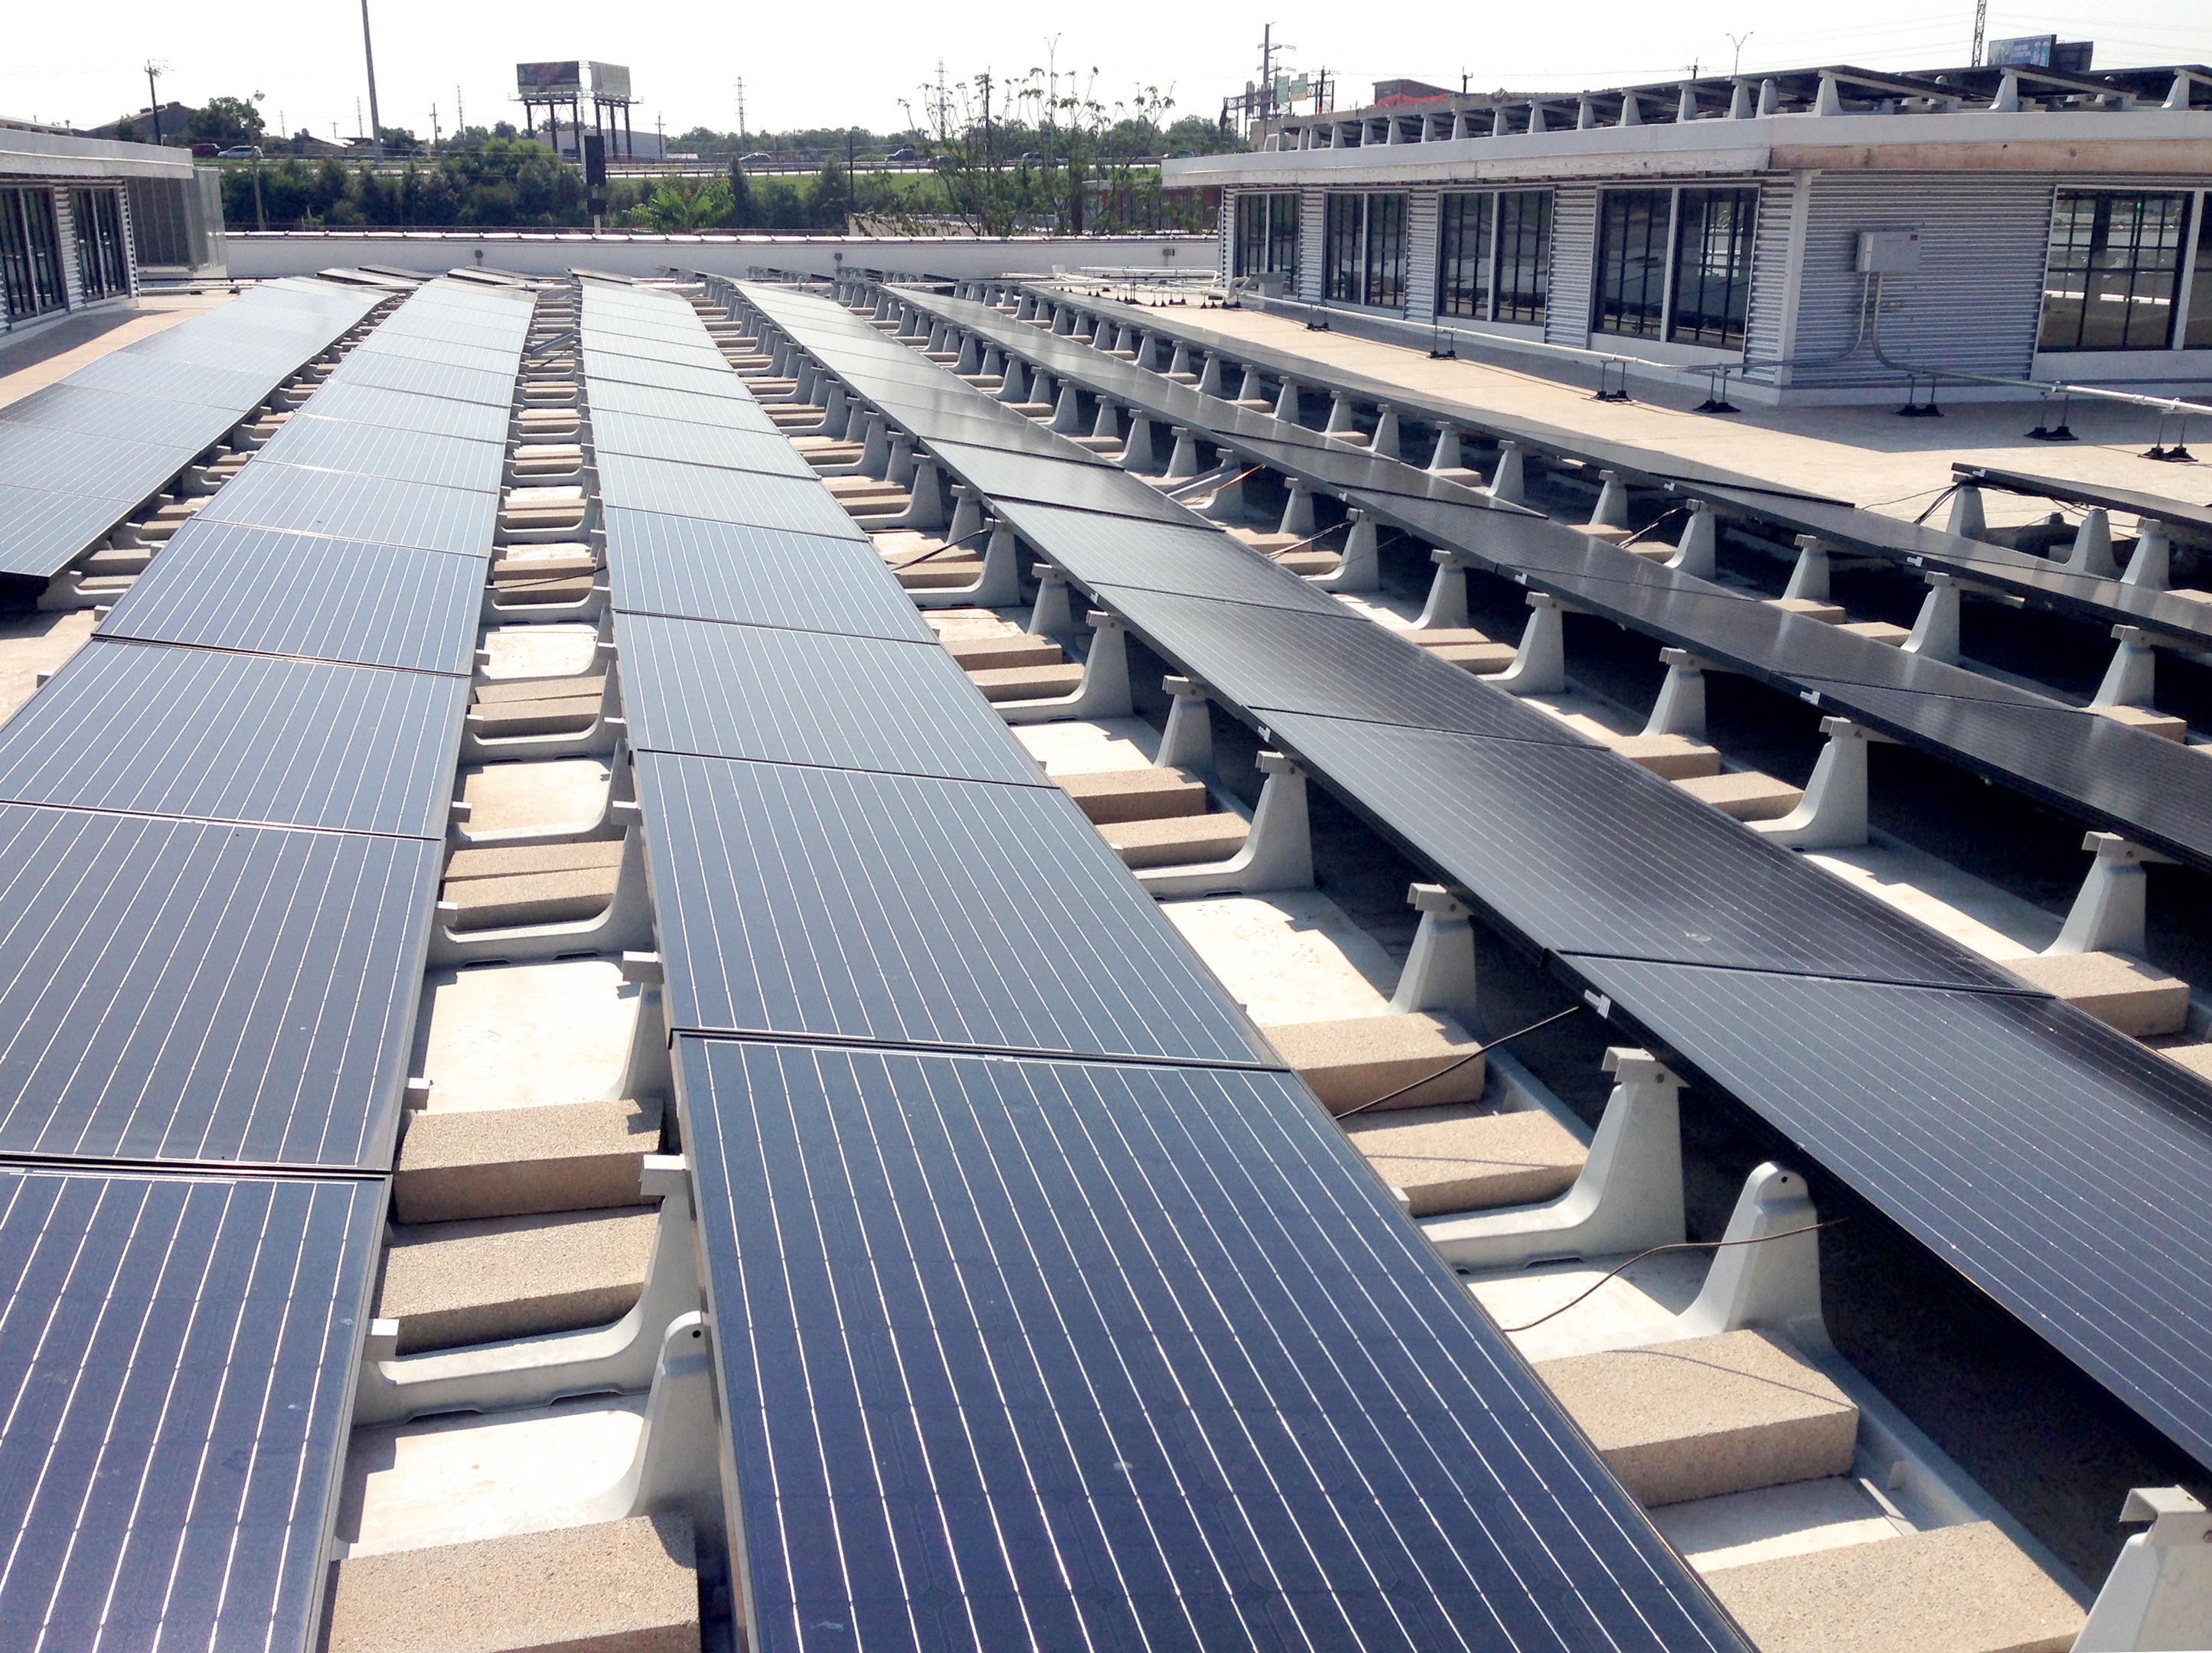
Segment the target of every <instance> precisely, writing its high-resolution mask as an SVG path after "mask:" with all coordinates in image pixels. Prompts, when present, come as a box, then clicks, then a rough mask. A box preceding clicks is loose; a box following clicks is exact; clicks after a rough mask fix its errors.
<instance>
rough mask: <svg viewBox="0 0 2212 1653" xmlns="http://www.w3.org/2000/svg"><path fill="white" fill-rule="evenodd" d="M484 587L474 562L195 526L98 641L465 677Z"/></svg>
mask: <svg viewBox="0 0 2212 1653" xmlns="http://www.w3.org/2000/svg"><path fill="white" fill-rule="evenodd" d="M483 587H484V562H483V558H481V557H477V556H455V555H453V553H452V552H449V551H425V550H412V549H410V548H408V547H405V546H400V545H377V544H365V543H363V542H362V541H359V540H349V539H319V538H310V537H308V536H306V535H301V534H287V533H280V532H277V531H276V530H275V529H271V528H247V527H240V526H237V525H235V524H230V523H202V522H193V523H190V524H188V525H186V526H185V527H184V528H182V529H180V530H179V532H177V534H176V536H175V537H174V538H172V539H171V540H170V541H169V544H168V549H167V550H164V551H163V552H162V553H161V556H158V557H156V558H155V560H154V566H153V567H151V568H149V569H147V570H146V572H145V573H144V574H140V575H139V576H138V579H137V583H136V584H134V585H133V586H131V589H130V590H129V591H127V592H125V593H124V594H123V597H122V599H121V600H120V601H119V602H118V603H117V604H116V605H115V609H114V611H113V612H112V613H111V614H109V615H108V617H106V619H105V620H103V621H101V622H100V627H99V630H98V632H97V634H96V635H100V636H102V637H132V638H137V639H140V640H142V641H148V642H163V643H190V644H195V645H197V646H199V647H204V648H233V649H239V650H242V651H244V652H246V653H254V654H293V655H299V656H301V657H303V658H306V659H319V660H341V661H349V662H352V663H353V664H356V665H388V666H397V667H399V668H402V669H404V670H406V671H411V672H457V673H460V674H463V675H465V674H466V673H467V672H469V671H470V670H471V665H472V657H473V655H474V653H475V651H476V644H477V630H478V629H479V627H480V623H481V621H482V617H483Z"/></svg>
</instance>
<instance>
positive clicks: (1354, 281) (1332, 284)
mask: <svg viewBox="0 0 2212 1653" xmlns="http://www.w3.org/2000/svg"><path fill="white" fill-rule="evenodd" d="M1366 240H1367V198H1366V197H1365V196H1364V195H1356V194H1338V193H1334V192H1332V193H1331V194H1330V195H1329V196H1328V216H1327V219H1326V221H1325V222H1324V226H1323V234H1322V296H1323V297H1324V298H1326V299H1328V300H1329V301H1332V302H1334V303H1338V304H1358V303H1359V302H1360V299H1359V297H1358V293H1359V287H1358V283H1359V278H1360V275H1361V272H1362V270H1363V267H1364V262H1365V255H1364V247H1365V244H1366Z"/></svg>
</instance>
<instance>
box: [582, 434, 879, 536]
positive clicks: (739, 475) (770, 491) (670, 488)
mask: <svg viewBox="0 0 2212 1653" xmlns="http://www.w3.org/2000/svg"><path fill="white" fill-rule="evenodd" d="M599 497H600V499H601V500H602V501H604V502H605V504H606V505H607V506H608V507H615V506H628V507H633V508H635V509H637V510H641V511H659V512H663V513H665V514H668V515H670V516H679V517H698V518H701V519H702V520H707V521H709V522H743V523H750V524H751V525H752V526H755V527H762V528H787V529H789V530H791V531H792V532H795V533H805V534H832V535H842V536H843V537H845V538H860V529H858V528H857V527H855V526H854V523H853V519H852V516H851V514H849V513H848V512H847V511H846V510H845V508H844V507H842V506H841V505H839V504H838V503H837V501H836V500H834V499H832V498H830V496H829V494H828V493H827V492H826V491H825V490H824V489H823V487H822V484H821V483H818V482H817V481H815V480H814V478H813V477H770V476H763V475H759V474H757V473H756V472H752V471H712V470H708V468H707V467H706V466H704V465H677V464H673V463H671V462H670V461H668V460H665V459H639V458H637V457H636V456H635V454H629V453H602V454H600V455H599Z"/></svg>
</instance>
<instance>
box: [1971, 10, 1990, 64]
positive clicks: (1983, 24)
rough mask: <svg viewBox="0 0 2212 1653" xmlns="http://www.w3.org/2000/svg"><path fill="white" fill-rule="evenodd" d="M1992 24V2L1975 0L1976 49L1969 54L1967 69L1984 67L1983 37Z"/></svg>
mask: <svg viewBox="0 0 2212 1653" xmlns="http://www.w3.org/2000/svg"><path fill="white" fill-rule="evenodd" d="M1989 23H1990V0H1974V49H1973V51H1972V52H1971V53H1969V54H1968V59H1967V67H1968V68H1970V69H1979V68H1980V67H1981V66H1982V35H1983V33H1984V32H1985V31H1986V30H1987V29H1988V27H1989Z"/></svg>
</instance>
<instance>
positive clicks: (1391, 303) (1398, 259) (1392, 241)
mask: <svg viewBox="0 0 2212 1653" xmlns="http://www.w3.org/2000/svg"><path fill="white" fill-rule="evenodd" d="M1364 302H1365V303H1368V304H1372V305H1377V306H1380V307H1383V308H1384V309H1387V310H1402V309H1404V308H1405V307H1406V198H1405V197H1404V196H1402V195H1370V196H1369V197H1368V198H1367V296H1366V298H1365V300H1364Z"/></svg>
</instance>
